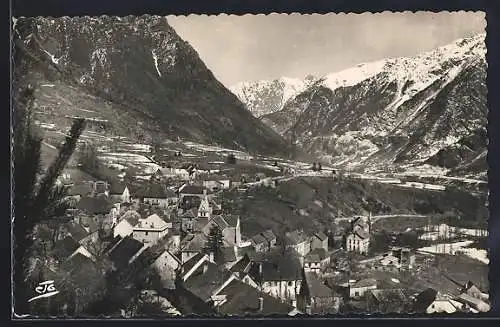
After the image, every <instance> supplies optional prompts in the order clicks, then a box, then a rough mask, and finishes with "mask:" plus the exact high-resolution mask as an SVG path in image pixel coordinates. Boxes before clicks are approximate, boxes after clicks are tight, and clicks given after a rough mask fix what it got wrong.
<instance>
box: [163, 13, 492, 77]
mask: <svg viewBox="0 0 500 327" xmlns="http://www.w3.org/2000/svg"><path fill="white" fill-rule="evenodd" d="M167 19H168V22H169V23H170V25H171V26H172V27H173V28H174V29H175V30H176V31H177V33H178V34H179V35H180V37H182V38H183V39H184V40H186V41H187V42H189V43H190V44H191V45H192V46H193V47H194V48H195V50H196V51H197V52H198V54H199V55H200V57H201V59H202V60H203V61H204V62H205V64H206V65H207V66H208V68H209V69H211V70H212V72H213V73H214V75H215V76H216V77H217V78H218V79H219V80H220V81H221V82H222V83H223V84H224V85H226V86H231V85H233V84H235V83H237V82H240V81H253V80H261V79H274V78H278V77H281V76H286V77H292V78H301V79H302V78H304V77H305V76H306V75H308V74H312V75H315V76H322V75H326V74H328V73H332V72H336V71H340V70H342V69H345V68H349V67H351V66H354V65H356V64H358V63H362V62H370V61H376V60H380V59H384V58H388V57H400V56H413V55H415V54H417V53H419V52H422V51H427V50H432V49H434V48H436V47H438V46H441V45H445V44H448V43H451V42H453V41H454V40H456V39H459V38H462V37H467V36H472V35H475V34H478V33H484V32H485V27H486V20H485V16H484V13H482V12H476V13H474V12H463V11H462V12H454V13H449V12H443V13H431V12H417V13H409V12H408V13H389V12H384V13H380V14H370V13H365V14H327V15H300V14H292V15H286V14H271V15H244V16H235V15H225V14H224V15H217V16H206V15H189V16H168V17H167Z"/></svg>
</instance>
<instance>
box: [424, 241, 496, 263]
mask: <svg viewBox="0 0 500 327" xmlns="http://www.w3.org/2000/svg"><path fill="white" fill-rule="evenodd" d="M472 243H473V241H461V242H455V243H440V244H435V245H431V246H426V247H423V248H420V249H418V251H421V252H428V253H436V254H439V253H447V254H451V255H466V256H468V257H470V258H473V259H476V260H478V261H481V262H482V263H485V264H489V259H488V255H487V251H486V250H483V249H475V248H468V246H469V245H471V244H472Z"/></svg>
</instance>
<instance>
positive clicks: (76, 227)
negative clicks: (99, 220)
mask: <svg viewBox="0 0 500 327" xmlns="http://www.w3.org/2000/svg"><path fill="white" fill-rule="evenodd" d="M88 234H89V233H88V232H87V230H86V229H85V228H84V227H83V226H82V225H81V224H79V223H78V222H75V221H69V222H67V223H64V224H63V225H62V226H61V229H60V232H59V237H58V239H63V238H65V237H66V236H71V237H72V238H73V239H74V240H75V241H77V242H80V241H81V240H82V239H84V238H85V237H87V236H88Z"/></svg>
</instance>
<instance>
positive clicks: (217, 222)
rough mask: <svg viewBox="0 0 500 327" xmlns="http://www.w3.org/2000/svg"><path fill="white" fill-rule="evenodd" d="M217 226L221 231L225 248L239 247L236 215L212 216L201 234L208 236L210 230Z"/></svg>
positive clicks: (239, 238)
mask: <svg viewBox="0 0 500 327" xmlns="http://www.w3.org/2000/svg"><path fill="white" fill-rule="evenodd" d="M213 226H217V227H218V228H219V229H220V230H221V231H222V236H223V241H224V245H225V246H239V245H240V243H241V227H240V226H241V224H240V217H239V216H238V215H216V216H212V217H211V219H210V220H209V222H208V224H207V225H206V226H205V227H204V228H203V233H204V234H205V235H207V236H208V235H209V233H210V229H211V228H212V227H213Z"/></svg>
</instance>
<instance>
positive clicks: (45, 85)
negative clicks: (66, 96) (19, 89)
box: [40, 84, 54, 87]
mask: <svg viewBox="0 0 500 327" xmlns="http://www.w3.org/2000/svg"><path fill="white" fill-rule="evenodd" d="M40 86H42V87H54V84H42V85H40Z"/></svg>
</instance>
